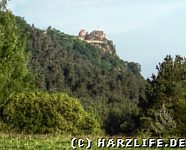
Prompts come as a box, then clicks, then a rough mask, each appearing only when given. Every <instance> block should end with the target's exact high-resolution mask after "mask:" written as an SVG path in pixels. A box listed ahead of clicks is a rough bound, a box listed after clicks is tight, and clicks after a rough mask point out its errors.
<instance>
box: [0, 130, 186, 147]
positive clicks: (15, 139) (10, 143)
mask: <svg viewBox="0 0 186 150" xmlns="http://www.w3.org/2000/svg"><path fill="white" fill-rule="evenodd" d="M71 138H72V137H71V136H64V135H21V134H19V135H17V134H0V149H1V150H71V149H72V148H71ZM92 139H95V141H96V138H95V137H93V138H92ZM92 149H93V150H98V149H100V150H102V149H103V148H97V147H96V146H95V145H94V146H93V147H92ZM110 149H111V150H112V149H113V150H116V148H110ZM120 149H122V148H120ZM126 149H129V150H131V149H138V150H150V149H153V150H171V149H174V150H175V148H157V149H155V148H131V149H130V148H126ZM184 149H185V148H177V149H176V150H184ZM104 150H105V148H104ZM106 150H107V149H106ZM117 150H119V149H117Z"/></svg>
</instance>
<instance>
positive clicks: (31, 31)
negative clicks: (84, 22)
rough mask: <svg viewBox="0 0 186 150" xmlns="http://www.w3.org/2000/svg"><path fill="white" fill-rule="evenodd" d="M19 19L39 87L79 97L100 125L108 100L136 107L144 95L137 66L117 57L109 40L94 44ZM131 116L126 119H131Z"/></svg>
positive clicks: (107, 111)
mask: <svg viewBox="0 0 186 150" xmlns="http://www.w3.org/2000/svg"><path fill="white" fill-rule="evenodd" d="M20 19H21V18H18V19H17V24H18V25H19V24H20V25H19V26H20V28H24V27H25V29H24V30H27V32H26V33H28V46H27V50H26V51H27V52H28V54H29V55H30V64H29V68H30V70H31V72H32V73H34V74H35V75H36V77H37V79H36V85H37V87H38V88H39V89H41V90H47V91H60V92H61V91H62V92H67V93H68V94H70V95H73V96H75V97H78V98H79V99H80V100H81V103H82V104H83V106H84V108H85V109H86V110H87V111H90V112H91V113H94V114H96V115H97V118H98V119H99V120H100V122H101V123H102V127H103V128H105V127H106V125H105V122H108V121H107V120H110V114H111V113H112V111H111V109H110V101H112V104H113V105H118V104H119V103H120V105H124V106H125V105H126V104H125V102H124V101H120V102H119V103H117V101H115V99H119V100H120V99H123V98H126V99H128V103H130V105H133V106H132V107H136V106H137V104H138V100H139V97H145V96H144V88H145V84H144V79H143V77H142V76H141V74H140V65H139V64H136V63H128V62H124V61H122V60H121V59H119V57H118V56H117V55H116V54H115V48H114V46H113V43H112V42H111V41H107V45H105V44H100V46H98V45H96V46H95V45H91V44H89V43H86V42H84V41H81V40H79V39H78V38H77V37H75V36H69V35H67V34H64V33H62V32H60V31H58V30H56V29H53V28H51V27H49V28H48V29H47V30H45V31H44V30H39V29H37V28H35V27H34V26H32V27H29V26H28V25H23V24H24V23H23V22H24V21H21V20H20ZM22 30H23V29H22ZM105 47H109V48H110V51H111V52H112V54H111V53H109V52H108V53H103V48H105ZM136 109H137V108H136ZM123 112H125V113H126V114H127V113H128V111H127V110H126V111H125V110H124V109H123V110H122V111H121V112H120V113H119V114H117V115H118V117H120V116H121V114H122V113H123ZM130 115H133V116H135V115H136V114H132V113H130ZM134 118H135V117H129V118H128V120H129V121H131V122H133V121H135V120H136V119H134ZM118 125H120V124H118ZM107 128H108V126H107ZM107 131H109V130H107ZM120 131H121V132H124V130H120ZM130 131H131V130H130ZM130 131H129V132H130ZM108 133H109V132H108Z"/></svg>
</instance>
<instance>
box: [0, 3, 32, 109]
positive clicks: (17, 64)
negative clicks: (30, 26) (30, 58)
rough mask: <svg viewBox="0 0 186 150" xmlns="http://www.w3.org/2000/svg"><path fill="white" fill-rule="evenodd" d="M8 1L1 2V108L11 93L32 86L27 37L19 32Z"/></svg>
mask: <svg viewBox="0 0 186 150" xmlns="http://www.w3.org/2000/svg"><path fill="white" fill-rule="evenodd" d="M6 3H7V1H6V0H2V1H1V3H0V109H1V108H2V107H3V106H4V104H6V102H7V100H8V99H9V97H10V96H11V95H13V94H14V93H16V92H22V91H25V90H27V89H29V88H30V87H31V86H32V84H31V82H30V79H31V78H30V77H31V76H30V74H29V71H28V69H27V57H26V54H25V50H24V49H25V46H26V38H25V36H24V34H21V33H20V32H19V30H18V28H17V26H16V22H15V18H14V16H13V15H12V14H11V12H9V11H8V10H7V9H6Z"/></svg>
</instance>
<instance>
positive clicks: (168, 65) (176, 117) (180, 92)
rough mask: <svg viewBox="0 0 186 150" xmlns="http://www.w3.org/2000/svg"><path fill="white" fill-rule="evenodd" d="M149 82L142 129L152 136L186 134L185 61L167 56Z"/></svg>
mask: <svg viewBox="0 0 186 150" xmlns="http://www.w3.org/2000/svg"><path fill="white" fill-rule="evenodd" d="M157 70H158V74H157V75H152V79H151V80H150V79H148V84H147V88H146V95H147V101H144V100H143V101H142V106H141V107H142V109H143V111H144V112H146V113H144V114H145V116H146V117H142V118H143V121H144V124H146V125H145V129H147V130H148V131H150V132H151V133H152V134H154V135H165V134H169V133H172V134H174V135H175V134H178V135H186V130H185V125H186V120H185V119H186V118H185V116H186V112H185V110H186V95H185V94H186V82H185V81H186V59H185V58H182V57H181V56H176V57H175V59H173V58H172V57H171V56H167V57H166V58H165V59H164V62H162V63H160V64H159V66H157Z"/></svg>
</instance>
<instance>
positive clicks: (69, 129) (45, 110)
mask: <svg viewBox="0 0 186 150" xmlns="http://www.w3.org/2000/svg"><path fill="white" fill-rule="evenodd" d="M3 115H4V118H3V120H4V122H5V123H7V124H8V125H10V126H11V127H12V128H13V129H15V130H18V131H22V132H27V133H56V132H59V133H71V134H94V133H99V131H100V128H99V124H98V123H97V122H96V120H95V119H94V118H93V117H91V116H90V115H89V114H88V113H87V112H85V111H84V109H83V107H82V106H81V104H80V102H79V101H78V100H77V99H74V98H71V97H69V96H68V95H66V94H60V93H54V94H48V93H46V92H29V93H22V94H17V95H15V96H13V97H11V98H10V100H9V103H8V104H7V106H6V108H5V109H4V110H3Z"/></svg>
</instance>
